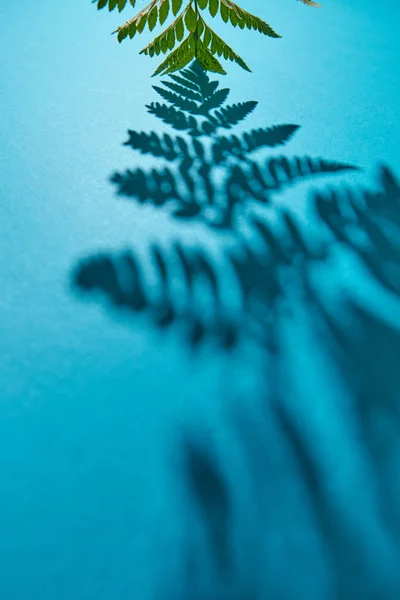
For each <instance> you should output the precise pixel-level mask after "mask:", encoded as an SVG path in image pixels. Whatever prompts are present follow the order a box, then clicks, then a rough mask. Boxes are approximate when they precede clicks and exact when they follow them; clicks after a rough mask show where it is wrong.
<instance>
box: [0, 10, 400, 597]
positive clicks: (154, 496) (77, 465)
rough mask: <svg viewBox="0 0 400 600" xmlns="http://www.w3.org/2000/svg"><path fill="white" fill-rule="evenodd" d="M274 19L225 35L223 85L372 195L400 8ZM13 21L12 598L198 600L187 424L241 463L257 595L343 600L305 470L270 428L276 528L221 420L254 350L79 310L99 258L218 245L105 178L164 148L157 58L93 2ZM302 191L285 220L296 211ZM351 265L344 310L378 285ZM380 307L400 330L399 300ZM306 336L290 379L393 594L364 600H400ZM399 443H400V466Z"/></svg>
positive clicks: (6, 288) (9, 214) (243, 548)
mask: <svg viewBox="0 0 400 600" xmlns="http://www.w3.org/2000/svg"><path fill="white" fill-rule="evenodd" d="M264 4H265V3H263V2H260V1H259V0H254V1H252V2H249V3H248V10H250V11H252V12H255V13H258V14H260V15H262V16H265V18H266V20H267V21H268V22H270V23H271V24H272V25H273V26H274V28H275V29H276V30H277V31H279V33H281V34H282V35H283V36H284V37H283V39H282V40H277V41H275V40H268V39H262V38H260V37H258V36H257V35H255V34H252V33H251V32H241V31H236V30H233V29H232V30H229V29H226V30H225V31H226V37H227V41H228V42H230V43H231V44H232V45H233V46H235V47H236V48H237V49H238V51H239V52H240V51H241V54H242V55H243V57H244V58H245V59H246V61H247V62H248V63H249V64H250V65H251V67H252V69H253V74H247V73H244V72H243V71H241V70H240V69H238V68H236V67H235V66H230V68H229V72H228V75H227V76H226V77H225V79H224V84H225V85H227V86H228V87H229V88H230V89H231V94H232V98H234V100H235V101H245V100H258V101H259V105H258V109H257V111H255V112H254V113H253V114H252V115H251V116H250V117H249V119H248V121H247V123H246V126H248V127H261V126H265V125H272V124H276V123H288V122H289V123H299V124H300V125H301V127H302V129H301V130H300V132H299V133H298V135H297V136H296V138H295V139H294V140H293V141H292V142H291V147H290V153H291V154H293V155H295V154H299V155H303V154H309V155H311V156H324V157H326V158H332V159H337V160H340V161H342V162H348V163H353V164H357V165H359V166H361V167H362V168H363V169H364V171H363V172H362V173H360V174H356V175H351V176H346V177H344V178H343V180H347V181H353V182H360V183H361V182H364V183H366V184H371V185H372V184H373V182H374V176H375V172H376V165H377V163H378V162H384V163H386V164H388V165H389V166H391V167H392V168H393V169H394V171H396V169H398V168H399V165H400V138H399V135H398V132H399V118H400V109H399V107H400V85H399V64H400V50H399V44H398V19H399V17H400V11H399V6H398V3H397V2H396V0H393V1H389V0H383V1H382V2H371V1H369V0H353V1H352V2H347V1H346V2H345V1H344V0H336V1H335V2H333V1H327V2H326V6H324V8H323V9H321V10H311V9H307V7H305V6H303V5H302V4H301V3H299V2H294V0H285V1H283V0H282V1H278V0H276V1H275V2H272V1H271V2H270V3H268V6H264ZM122 20H123V17H122ZM0 21H1V35H0V56H1V57H2V59H1V60H2V85H1V88H0V104H1V108H2V117H1V125H0V156H1V164H2V169H1V171H2V172H1V178H0V190H1V195H0V197H1V201H0V283H1V289H2V292H1V296H0V357H1V360H0V440H1V449H0V473H1V494H0V532H1V533H0V596H1V598H2V599H4V600H22V599H24V600H25V599H27V598H29V599H32V600H36V599H37V600H50V599H54V598H57V600H63V599H64V598H65V599H67V598H68V599H69V598H71V597H74V598H75V599H76V600H89V599H96V600H100V599H104V600H106V599H107V600H108V599H109V600H111V599H113V600H125V599H128V598H135V599H138V600H139V599H140V600H150V599H153V598H171V599H172V598H178V597H184V598H192V597H194V592H193V590H192V592H190V591H187V592H186V593H185V592H181V591H179V590H180V587H184V586H183V564H184V555H185V553H186V550H185V548H186V543H187V539H188V537H189V538H191V536H193V538H196V537H199V539H200V538H201V534H200V533H199V531H198V528H199V525H196V524H195V522H196V519H195V517H194V516H193V514H192V511H191V510H190V509H189V507H188V505H187V504H186V503H185V500H184V496H182V494H181V493H180V492H179V489H180V488H179V486H180V481H179V476H178V475H177V472H178V469H177V465H176V463H177V461H178V458H177V456H176V447H177V445H178V442H177V440H178V439H179V435H180V432H181V430H183V429H184V428H186V427H189V428H191V429H193V430H194V429H195V428H196V427H199V428H200V430H202V431H203V430H204V429H205V430H206V431H207V432H208V435H209V436H210V438H212V439H213V440H214V442H215V444H216V445H217V446H218V447H219V448H220V451H221V453H222V455H223V456H224V457H225V459H226V462H227V464H228V465H229V467H228V471H230V473H231V477H232V479H233V481H234V483H235V487H236V490H237V491H238V498H239V500H238V503H239V506H241V507H242V513H243V514H244V517H243V523H242V525H240V524H239V525H238V533H237V535H238V540H239V542H238V547H239V550H238V556H239V558H238V562H239V563H240V564H241V565H243V566H242V570H243V578H244V580H246V581H249V580H252V581H253V582H254V585H256V582H258V583H257V585H259V586H260V589H261V588H263V586H265V587H264V588H263V589H268V590H269V593H270V595H267V596H265V597H269V598H272V599H275V598H276V599H280V600H286V599H291V598H308V600H311V599H314V598H315V599H316V600H317V599H318V600H320V599H324V598H329V597H334V596H330V595H329V590H332V585H333V584H332V581H331V574H330V567H329V564H327V563H326V561H325V559H324V553H323V551H322V550H321V547H320V545H319V542H318V541H317V537H316V536H315V535H314V533H313V527H312V523H311V521H312V519H311V517H310V515H309V509H308V508H307V507H306V508H304V510H303V508H302V507H303V505H304V506H306V501H305V499H303V496H302V494H304V491H302V490H301V489H300V488H299V489H298V488H297V487H296V485H297V484H292V483H290V482H291V473H292V471H294V470H295V469H294V467H293V465H291V463H290V461H289V460H288V461H286V459H285V458H282V457H281V456H280V454H281V450H280V449H281V445H280V443H279V439H278V438H279V435H278V434H276V432H275V431H274V428H273V426H272V425H271V424H270V425H269V429H270V431H269V433H268V434H266V435H267V437H268V440H269V441H268V444H270V449H269V452H268V456H270V455H273V454H274V453H276V455H277V458H276V461H275V462H276V464H275V467H274V468H276V469H277V473H280V474H281V473H282V472H283V471H285V469H286V471H287V478H286V479H285V483H282V482H281V484H280V486H281V487H280V488H279V490H278V491H276V489H275V488H274V485H273V484H272V482H276V479H277V478H278V476H277V474H276V473H275V475H273V474H272V475H271V489H268V486H267V490H266V491H265V496H264V499H265V502H266V503H268V501H270V502H271V511H270V512H269V513H268V516H267V517H266V518H265V519H264V521H262V523H263V525H262V526H261V525H260V522H259V521H257V516H256V514H255V511H254V503H253V502H254V498H253V496H252V492H251V485H250V484H249V482H248V477H247V474H246V466H245V463H244V461H243V459H242V458H241V455H240V451H239V450H238V447H237V442H235V441H233V438H234V436H233V434H232V432H231V431H230V429H229V426H228V425H229V423H228V425H227V420H226V411H227V407H228V404H229V403H230V402H232V401H234V398H235V397H236V396H238V397H239V396H240V397H241V400H240V401H241V403H242V404H243V405H245V404H246V402H247V405H248V406H249V405H251V402H250V400H248V398H249V397H250V396H251V395H252V393H253V391H254V387H257V384H256V383H255V380H256V379H257V369H256V365H255V364H253V365H247V364H246V360H245V358H246V356H243V355H242V354H240V353H238V354H237V355H235V356H233V357H231V358H229V357H224V356H223V355H219V354H218V352H216V351H213V350H207V351H204V352H200V355H199V357H197V358H196V357H192V356H191V355H190V353H189V352H188V351H187V349H186V348H185V346H183V345H182V342H181V339H180V337H179V335H174V334H172V333H168V334H165V335H164V334H160V333H157V332H156V331H154V330H153V329H152V328H151V327H150V326H148V324H146V321H143V322H142V321H140V322H138V323H135V322H133V323H131V322H130V320H129V319H127V318H126V317H125V316H121V315H119V314H117V311H114V312H113V311H108V310H107V309H104V307H103V308H102V305H100V304H99V305H96V304H94V303H88V304H85V303H82V302H81V301H79V300H78V299H77V298H76V297H75V296H74V295H73V294H72V293H71V290H70V286H69V273H70V271H71V268H72V267H73V265H74V264H75V263H76V261H77V260H79V259H80V258H81V257H82V256H85V255H87V254H90V253H93V252H94V251H96V250H101V249H107V250H112V249H115V250H119V249H121V248H124V247H127V246H131V245H132V244H134V245H135V248H138V249H141V250H143V251H145V249H146V247H147V245H148V243H149V242H150V241H153V240H154V239H157V240H162V241H163V242H164V243H168V240H171V239H172V238H175V237H180V238H181V239H186V240H190V241H191V242H193V241H200V242H202V243H206V244H209V245H210V246H211V247H213V244H214V242H213V239H210V238H209V235H208V233H207V231H205V230H204V228H202V227H198V226H196V225H189V226H187V227H186V228H184V231H183V232H182V226H180V225H179V224H178V223H176V222H173V221H171V220H170V219H169V218H168V216H167V214H166V213H165V212H163V211H157V210H155V209H153V208H150V207H149V208H148V207H145V208H143V209H138V208H137V207H133V205H132V204H130V203H128V202H125V201H123V200H121V199H116V198H115V196H114V190H113V188H112V186H111V185H110V184H109V183H108V182H107V177H108V176H109V175H110V173H112V172H113V171H115V170H116V169H119V170H123V169H124V168H127V167H128V166H130V164H131V163H130V161H131V160H132V159H131V156H130V155H129V153H128V152H127V149H126V148H124V147H123V146H122V145H121V143H122V142H123V141H124V140H125V139H126V130H127V129H128V128H132V129H136V130H139V131H140V130H145V131H150V130H152V129H156V130H157V131H158V132H162V131H163V129H162V126H161V124H160V123H159V122H158V123H157V121H156V120H155V119H154V117H152V116H151V115H149V114H148V113H147V111H146V108H145V105H146V104H148V103H149V102H152V101H154V100H156V99H157V98H156V94H155V92H154V91H153V90H152V88H151V85H152V84H153V83H154V80H151V77H150V75H151V72H152V70H153V68H154V62H153V61H152V60H150V59H148V58H146V57H143V56H141V57H139V56H138V55H137V50H138V47H139V44H140V42H139V41H137V40H134V41H132V42H131V43H128V42H126V43H124V44H122V45H121V46H119V45H118V44H117V43H116V40H115V38H113V37H111V36H109V32H110V31H111V30H112V29H113V28H114V26H115V25H117V24H119V23H120V22H121V16H119V15H117V14H114V13H113V14H112V15H108V14H107V12H106V11H102V12H101V13H97V11H96V10H95V8H94V6H91V4H90V2H88V1H87V2H82V1H80V0H79V1H78V0H71V1H70V2H69V3H68V5H67V4H66V3H65V2H53V1H50V0H42V1H41V2H35V3H32V2H28V1H27V0H21V1H20V2H8V3H6V2H5V1H3V2H2V4H1V7H0ZM143 45H144V44H143ZM299 189H302V190H304V189H305V188H304V187H300V188H295V189H294V190H292V191H289V192H287V194H286V195H285V202H289V203H290V202H292V203H294V202H296V201H297V198H298V194H299V191H298V190H299ZM298 210H300V209H298ZM342 268H343V271H340V270H339V272H337V273H335V274H334V277H333V279H329V278H327V280H326V289H325V291H326V292H327V294H328V295H329V294H330V293H331V295H334V294H335V283H334V282H335V281H336V279H335V277H336V278H342V279H343V278H344V280H345V281H346V282H347V284H348V285H353V286H355V287H356V288H357V290H358V292H360V289H361V286H363V285H364V280H363V279H362V277H361V276H360V277H359V280H357V281H358V283H355V282H356V280H355V277H356V275H355V274H354V273H353V272H352V266H351V263H350V264H347V265H346V264H345V265H344V266H343V267H342ZM357 277H358V275H357ZM332 281H333V283H332ZM365 285H367V284H366V283H365ZM358 292H357V293H358ZM360 293H361V292H360ZM381 308H383V312H386V314H388V313H389V314H390V318H392V319H393V320H394V321H396V322H397V323H398V322H399V319H398V317H399V314H400V313H399V310H398V307H397V304H396V303H395V302H394V301H392V303H391V301H390V300H387V304H386V305H383V306H382V307H381ZM396 310H397V312H396ZM304 323H305V317H304V318H303V317H301V315H300V317H299V319H298V324H297V325H296V324H294V325H293V324H292V325H291V327H290V328H289V331H288V333H287V335H288V336H290V343H289V346H290V347H291V348H292V350H293V360H292V361H291V363H290V364H291V367H290V368H292V369H294V370H295V372H296V373H297V375H298V374H299V373H302V374H303V375H304V373H306V372H307V373H309V375H308V376H307V377H305V381H304V380H302V381H301V385H302V386H303V389H302V392H301V393H299V395H300V396H301V397H304V398H306V399H307V401H304V404H303V411H304V415H306V417H304V418H306V419H307V420H308V419H309V418H310V421H311V425H310V427H311V431H314V433H313V436H314V438H313V439H314V440H315V444H316V445H318V447H320V448H322V449H321V463H322V464H323V465H324V468H325V469H326V471H327V472H328V473H331V474H332V481H331V485H332V490H333V493H335V491H336V492H337V495H338V497H339V500H338V505H340V506H341V507H342V509H343V511H344V512H346V510H347V511H348V515H349V520H351V522H352V523H353V525H352V527H353V529H352V531H354V532H355V533H354V536H359V539H360V540H361V542H360V543H361V545H362V546H364V548H367V549H366V554H367V555H368V560H369V561H370V563H371V564H372V565H374V566H375V568H376V578H377V581H379V582H380V583H379V585H383V582H384V583H385V584H386V583H387V584H388V586H389V589H388V591H387V592H385V593H386V595H385V594H384V593H383V594H382V596H379V595H378V596H372V595H371V596H368V597H371V598H372V597H373V598H375V597H381V598H389V597H392V596H391V595H390V594H393V598H398V597H399V589H400V588H399V587H398V586H399V582H398V581H396V577H395V573H396V567H397V565H398V555H397V554H396V552H395V550H394V549H393V547H392V545H391V543H389V542H388V541H387V540H386V538H385V536H384V534H383V533H382V531H381V529H380V526H379V525H377V524H376V523H375V521H374V520H373V519H372V517H371V515H372V514H373V513H374V510H375V509H374V508H373V506H374V502H375V496H374V492H373V487H374V483H373V481H371V480H370V479H369V477H370V474H369V470H368V464H365V463H366V459H365V457H363V456H359V455H358V453H357V452H358V451H357V442H355V441H354V440H353V439H352V435H353V434H352V428H351V426H350V425H348V420H347V417H346V410H345V409H343V411H342V409H341V408H338V405H340V407H341V404H340V402H341V400H340V402H339V399H343V397H344V396H345V392H344V391H343V390H342V388H341V387H340V385H339V383H337V387H335V380H334V379H332V380H331V379H330V376H329V373H328V372H327V373H325V371H323V370H322V367H321V370H320V369H319V368H316V366H315V365H316V364H317V363H318V360H319V358H318V357H319V354H320V351H319V350H318V349H316V348H314V346H313V342H310V341H307V335H306V334H305V333H304V331H303V329H304V328H303V325H304ZM371 343H372V341H371ZM244 355H245V351H244ZM307 369H309V371H307ZM254 372H255V373H256V374H255V375H254ZM287 393H288V395H289V396H290V397H292V395H293V394H294V393H295V392H294V391H293V390H289V391H288V392H287ZM254 396H257V393H256V392H254ZM321 397H323V399H324V401H323V402H320V400H321ZM244 400H245V401H246V402H245V401H244ZM317 400H318V401H319V402H318V403H317ZM252 402H253V401H252ZM254 404H256V401H254ZM255 410H256V409H255ZM275 437H276V439H275ZM274 440H275V441H274ZM394 447H395V441H394V439H393V456H394V459H393V461H394V462H393V464H394V465H396V464H397V465H398V461H396V452H395V449H394ZM256 451H258V450H256ZM282 452H283V451H282ZM271 460H272V459H271ZM277 465H278V466H277ZM271 468H272V467H271ZM393 470H394V472H395V467H393ZM272 472H273V473H274V471H273V468H272ZM262 473H263V471H261V474H259V476H258V477H261V478H262V477H263V475H262ZM263 485H266V484H265V482H264V483H263ZM278 487H279V486H278ZM272 488H274V490H272ZM361 490H365V491H363V492H362V491H361ZM260 494H261V492H260ZM260 497H261V496H260ZM240 502H241V503H242V504H240ZM280 509H281V510H280ZM267 512H268V511H267ZM253 513H254V514H253ZM354 515H358V518H356V519H354ZM354 522H355V523H356V525H354ZM241 527H242V529H240V528H241ZM358 530H359V531H358ZM261 531H265V532H266V533H265V538H263V537H262V536H261V533H260V532H261ZM241 532H242V533H241ZM350 537H351V536H350ZM399 539H400V538H397V541H398V540H399ZM369 546H370V547H369ZM199 548H200V549H199V553H200V555H201V543H200V542H199ZM240 557H241V560H240ZM204 560H205V559H204ZM200 562H201V561H200ZM264 564H266V565H268V568H267V569H266V568H265V567H264V566H263V565H264ZM368 564H369V563H368ZM350 568H353V567H350ZM265 570H267V571H268V573H267V575H266V582H265V583H262V582H261V580H262V575H260V574H264V575H265ZM206 571H207V569H206ZM288 571H290V573H291V577H289V579H290V580H289V581H288ZM369 572H370V573H372V567H371V569H370V570H369ZM362 577H364V575H360V579H361V578H362ZM371 577H372V579H373V578H374V577H375V573H372V575H371ZM204 578H205V579H206V574H204ZM181 584H182V586H181ZM193 585H194V584H193ZM379 585H378V589H379V590H383V588H380V587H379ZM211 587H213V586H212V584H211ZM374 589H375V588H374ZM299 590H301V591H300V592H299ZM214 591H215V593H217V592H216V590H214ZM375 592H376V589H375ZM375 592H374V593H375ZM181 593H183V596H181V595H180V594H181ZM204 597H206V598H210V597H212V596H211V592H209V593H208V595H206V596H204ZM216 597H223V596H222V592H221V594H220V595H219V596H216ZM226 597H227V598H236V596H235V595H234V593H233V592H231V593H230V595H229V592H228V595H227V596H226ZM238 597H239V596H238ZM252 597H256V595H255V594H254V596H252ZM351 597H352V598H353V599H354V598H356V597H360V598H361V597H362V598H366V597H367V596H366V595H363V594H362V593H361V592H360V595H359V596H357V595H353V596H351ZM243 598H244V596H243ZM246 598H247V596H246ZM342 598H344V596H342Z"/></svg>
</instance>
